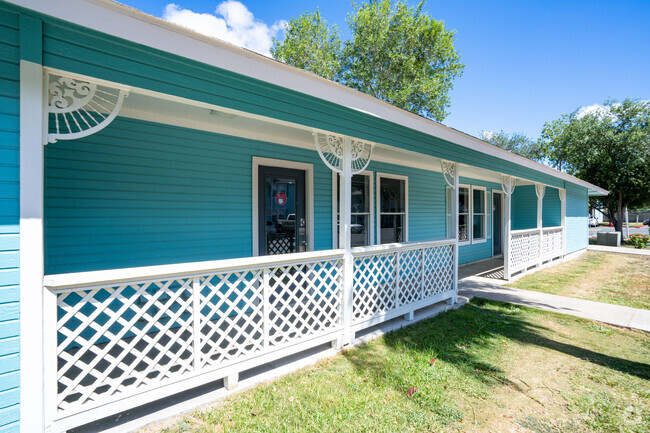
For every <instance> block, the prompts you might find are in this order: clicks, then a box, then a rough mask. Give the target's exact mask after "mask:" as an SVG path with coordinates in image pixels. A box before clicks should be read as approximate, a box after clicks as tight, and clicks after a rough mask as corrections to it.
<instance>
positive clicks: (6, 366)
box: [0, 7, 20, 432]
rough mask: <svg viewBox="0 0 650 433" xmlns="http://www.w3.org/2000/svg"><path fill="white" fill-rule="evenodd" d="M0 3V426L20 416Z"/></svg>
mask: <svg viewBox="0 0 650 433" xmlns="http://www.w3.org/2000/svg"><path fill="white" fill-rule="evenodd" d="M18 28H19V26H18V15H17V14H16V13H14V12H12V11H9V10H7V9H5V8H4V7H0V431H2V432H5V431H6V432H17V431H18V418H19V413H18V412H19V386H20V371H19V370H20V365H19V355H18V353H19V342H20V339H19V322H18V318H19V317H18V311H19V303H18V302H19V293H20V290H19V243H20V241H19V218H20V197H19V180H20V179H19V158H20V152H19V145H20V141H19V140H20V135H19V131H20V125H19V114H20V107H19V76H20V72H19V55H20V53H19V31H18Z"/></svg>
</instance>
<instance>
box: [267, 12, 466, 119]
mask: <svg viewBox="0 0 650 433" xmlns="http://www.w3.org/2000/svg"><path fill="white" fill-rule="evenodd" d="M423 6H424V2H422V3H420V4H419V5H418V6H417V7H409V6H408V5H407V4H406V2H405V1H403V0H398V1H396V2H393V1H391V0H370V1H369V2H363V3H360V4H354V11H353V13H352V14H350V16H349V17H348V20H347V23H348V26H349V28H350V33H351V38H350V39H349V40H347V41H345V43H344V44H343V48H342V49H340V50H339V48H338V47H339V46H338V45H337V44H336V42H335V40H334V39H332V35H338V33H337V32H336V29H335V28H334V27H330V28H328V27H327V24H326V23H325V21H324V20H322V19H321V18H320V14H318V12H316V14H309V13H305V14H303V15H301V16H300V17H298V18H295V19H292V20H291V21H289V23H288V25H287V27H286V31H287V33H286V37H285V38H284V39H283V40H282V41H277V40H274V46H273V48H272V50H271V53H272V55H273V56H274V58H276V59H278V60H281V61H284V62H286V63H289V64H291V65H293V66H296V67H299V68H303V69H307V70H310V71H312V72H314V73H316V74H318V75H321V76H323V77H325V78H329V79H333V80H335V81H338V82H340V83H342V84H345V85H346V86H348V87H351V88H353V89H357V90H359V91H361V92H364V93H367V94H369V95H372V96H374V97H376V98H379V99H381V100H384V101H386V102H388V103H390V104H392V105H394V106H396V107H399V108H402V109H405V110H408V111H411V112H413V113H416V114H419V115H421V116H424V117H428V118H431V119H435V120H438V121H441V120H443V119H444V118H445V117H446V116H447V114H448V113H447V111H446V109H447V108H448V107H449V105H450V101H449V92H450V91H451V89H452V88H453V80H454V79H455V78H457V77H459V76H460V75H461V74H462V72H463V68H464V66H465V65H463V64H462V63H461V62H460V56H459V54H458V52H457V50H456V49H455V47H454V35H455V32H454V31H450V30H447V29H445V26H444V24H443V23H442V22H441V21H437V20H435V19H433V18H431V17H430V16H429V15H428V14H426V13H424V12H423V11H422V7H423ZM313 47H316V49H314V48H313ZM334 59H336V60H334ZM337 68H338V69H337Z"/></svg>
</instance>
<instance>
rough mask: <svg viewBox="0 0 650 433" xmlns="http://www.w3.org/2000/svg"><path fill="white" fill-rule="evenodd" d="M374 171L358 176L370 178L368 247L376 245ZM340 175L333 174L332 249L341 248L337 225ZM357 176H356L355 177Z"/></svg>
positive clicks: (365, 171) (364, 172) (366, 171)
mask: <svg viewBox="0 0 650 433" xmlns="http://www.w3.org/2000/svg"><path fill="white" fill-rule="evenodd" d="M373 173H374V172H373V171H371V170H364V171H362V172H361V173H357V175H362V176H367V177H368V227H369V228H368V230H369V231H368V245H375V230H374V227H375V212H374V203H375V201H374V186H375V183H374V176H373ZM338 176H339V174H338V173H337V172H335V171H333V172H332V249H336V248H338V247H339V236H338V227H337V224H336V221H337V217H338V213H339V209H338V198H337V197H336V181H337V179H338ZM355 176H356V175H355Z"/></svg>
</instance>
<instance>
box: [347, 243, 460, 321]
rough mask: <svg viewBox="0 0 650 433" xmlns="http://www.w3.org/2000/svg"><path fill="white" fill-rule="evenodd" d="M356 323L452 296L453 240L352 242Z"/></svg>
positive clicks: (410, 309)
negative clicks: (393, 243)
mask: <svg viewBox="0 0 650 433" xmlns="http://www.w3.org/2000/svg"><path fill="white" fill-rule="evenodd" d="M352 251H353V252H352V255H353V257H354V292H353V314H352V317H353V324H354V325H353V329H355V330H359V329H363V328H366V327H368V326H372V325H374V324H376V323H380V322H383V321H385V320H389V319H391V318H393V317H397V316H400V315H402V314H405V313H407V312H410V311H413V310H415V309H418V308H422V307H423V306H426V305H430V304H433V303H436V302H439V301H441V300H444V299H448V298H449V297H450V296H452V294H453V292H454V289H455V284H454V264H455V260H454V240H453V239H451V240H444V241H438V242H417V243H411V244H403V245H400V246H394V247H393V246H390V245H378V246H371V247H361V248H354V249H353V250H352Z"/></svg>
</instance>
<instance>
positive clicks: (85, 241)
mask: <svg viewBox="0 0 650 433" xmlns="http://www.w3.org/2000/svg"><path fill="white" fill-rule="evenodd" d="M45 155H46V163H45V164H46V167H45V175H46V198H45V203H46V209H45V212H46V227H45V237H46V244H45V247H46V248H45V251H46V253H45V256H46V257H45V258H46V262H45V269H46V273H47V274H54V273H63V272H80V271H89V270H98V269H111V268H121V267H133V266H147V265H156V264H165V263H180V262H191V261H202V260H217V259H226V258H234V257H248V256H251V255H252V158H253V156H261V157H267V158H275V159H281V160H289V161H299V162H307V163H311V164H313V167H314V196H315V197H314V208H315V248H316V249H317V250H324V249H329V248H331V239H332V234H331V203H332V201H331V174H330V170H329V169H328V168H327V167H326V166H325V165H324V164H323V163H322V162H321V160H320V158H319V156H318V154H317V152H316V151H315V150H314V151H309V150H304V149H297V148H293V147H288V146H282V145H277V144H271V143H266V142H260V141H254V140H248V139H242V138H236V137H232V136H225V135H219V134H214V133H207V132H201V131H196V130H190V129H185V128H178V127H172V126H166V125H160V124H154V123H149V122H143V121H138V120H132V119H125V118H118V119H117V120H115V122H113V124H111V125H110V126H109V127H107V128H106V129H104V130H103V131H101V132H99V133H97V134H94V135H92V136H90V137H87V138H84V139H80V140H73V141H59V142H57V143H54V144H50V145H48V146H47V147H46V152H45Z"/></svg>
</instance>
